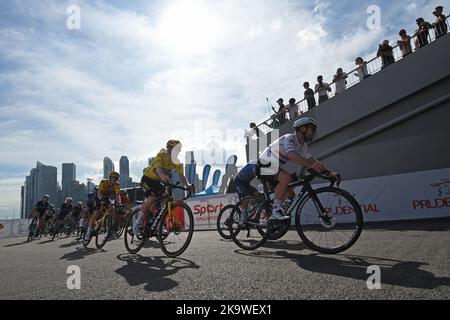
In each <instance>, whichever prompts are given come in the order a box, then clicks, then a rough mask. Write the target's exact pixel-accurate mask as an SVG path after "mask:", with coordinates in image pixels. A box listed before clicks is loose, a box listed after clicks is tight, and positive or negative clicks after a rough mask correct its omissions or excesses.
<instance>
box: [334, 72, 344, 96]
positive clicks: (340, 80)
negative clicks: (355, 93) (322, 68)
mask: <svg viewBox="0 0 450 320" xmlns="http://www.w3.org/2000/svg"><path fill="white" fill-rule="evenodd" d="M345 79H347V74H346V73H345V72H344V71H343V70H342V68H339V69H337V71H336V74H335V75H334V83H335V84H336V94H339V93H341V92H343V91H344V90H345V88H346V86H347V80H345Z"/></svg>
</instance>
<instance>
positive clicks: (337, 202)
mask: <svg viewBox="0 0 450 320" xmlns="http://www.w3.org/2000/svg"><path fill="white" fill-rule="evenodd" d="M319 203H320V204H319ZM320 206H322V207H323V208H324V210H325V212H324V214H321V212H320ZM295 226H296V228H297V232H298V234H299V236H300V238H301V239H302V240H303V242H305V244H306V245H308V246H309V247H310V248H311V249H313V250H315V251H318V252H321V253H325V254H336V253H340V252H343V251H345V250H347V249H349V248H350V247H351V246H352V245H354V244H355V242H356V241H357V240H358V238H359V236H360V235H361V232H362V229H363V214H362V212H361V207H360V206H359V204H358V202H357V201H356V199H355V198H354V197H353V196H352V195H351V194H349V193H348V192H346V191H344V190H341V189H338V188H334V187H328V188H322V189H318V190H315V191H314V194H308V195H307V196H306V197H305V198H303V199H302V202H301V203H300V205H299V207H298V209H297V214H296V217H295Z"/></svg>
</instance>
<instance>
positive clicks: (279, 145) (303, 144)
mask: <svg viewBox="0 0 450 320" xmlns="http://www.w3.org/2000/svg"><path fill="white" fill-rule="evenodd" d="M294 130H295V133H292V134H287V135H285V136H283V137H281V138H280V139H278V140H277V141H275V142H274V143H272V144H271V145H270V146H269V147H267V149H265V150H264V151H263V153H262V154H261V156H260V162H261V163H262V164H268V163H270V164H271V166H270V167H269V168H263V167H262V168H261V174H262V175H264V176H276V178H277V180H278V185H277V187H276V188H275V201H274V206H273V212H272V216H271V217H270V219H271V220H287V219H290V217H289V216H285V215H284V214H283V209H282V208H281V204H282V202H283V201H284V200H286V199H287V198H288V197H291V196H293V191H292V190H291V189H290V188H289V184H290V183H292V182H294V178H293V176H292V175H291V174H290V173H289V172H288V171H287V168H286V165H287V164H288V162H290V163H293V164H295V165H298V166H303V167H306V168H307V169H314V170H316V171H318V172H324V171H329V170H327V169H326V168H325V166H324V165H323V164H322V163H320V162H319V161H317V160H315V159H314V158H313V156H312V155H311V153H310V152H309V149H308V145H307V144H308V143H309V142H311V141H312V140H313V139H314V135H315V133H316V130H317V123H316V121H315V120H314V119H313V118H301V119H299V120H297V121H296V122H295V123H294ZM330 175H331V176H333V177H334V178H335V179H337V180H338V179H339V178H338V175H337V174H336V173H335V172H331V173H330Z"/></svg>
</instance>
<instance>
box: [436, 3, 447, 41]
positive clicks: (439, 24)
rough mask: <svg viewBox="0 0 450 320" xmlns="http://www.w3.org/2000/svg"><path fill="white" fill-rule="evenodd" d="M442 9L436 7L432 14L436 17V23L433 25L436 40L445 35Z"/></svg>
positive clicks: (444, 19) (441, 7)
mask: <svg viewBox="0 0 450 320" xmlns="http://www.w3.org/2000/svg"><path fill="white" fill-rule="evenodd" d="M443 11H444V7H443V6H439V7H436V11H434V12H433V15H434V16H435V17H436V22H435V23H433V28H434V33H435V35H436V38H439V37H442V36H443V35H445V34H447V31H448V28H447V18H446V17H445V15H444V14H443Z"/></svg>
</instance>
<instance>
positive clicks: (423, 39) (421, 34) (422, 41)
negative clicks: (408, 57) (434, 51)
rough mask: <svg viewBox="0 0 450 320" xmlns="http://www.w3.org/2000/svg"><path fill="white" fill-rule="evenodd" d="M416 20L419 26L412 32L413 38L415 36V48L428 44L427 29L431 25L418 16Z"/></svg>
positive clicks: (430, 27)
mask: <svg viewBox="0 0 450 320" xmlns="http://www.w3.org/2000/svg"><path fill="white" fill-rule="evenodd" d="M416 22H417V26H418V27H419V28H418V29H417V30H416V32H415V33H414V35H413V38H414V37H417V38H416V40H415V44H416V49H417V48H422V47H424V46H426V45H427V44H428V37H429V35H430V32H429V30H430V29H432V28H433V26H432V25H431V24H430V23H428V22H426V21H425V20H424V19H423V18H418V19H417V20H416Z"/></svg>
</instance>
